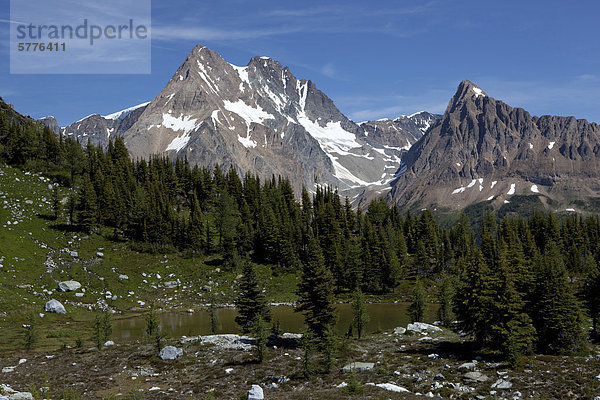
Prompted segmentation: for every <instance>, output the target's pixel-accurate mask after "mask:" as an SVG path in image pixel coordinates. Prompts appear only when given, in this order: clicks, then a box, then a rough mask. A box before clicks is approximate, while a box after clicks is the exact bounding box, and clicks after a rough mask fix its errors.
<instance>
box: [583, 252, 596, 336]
mask: <svg viewBox="0 0 600 400" xmlns="http://www.w3.org/2000/svg"><path fill="white" fill-rule="evenodd" d="M586 265H587V266H588V267H587V268H588V269H589V272H588V274H587V276H586V279H585V285H584V297H585V302H586V305H587V308H588V310H589V313H590V317H591V318H592V334H593V337H594V339H598V336H599V335H598V320H599V319H600V269H599V268H598V265H597V264H596V262H595V260H594V258H593V257H592V256H591V255H588V257H587V259H586Z"/></svg>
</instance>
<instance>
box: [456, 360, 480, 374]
mask: <svg viewBox="0 0 600 400" xmlns="http://www.w3.org/2000/svg"><path fill="white" fill-rule="evenodd" d="M475 367H476V365H475V363H474V362H468V363H464V364H461V365H459V366H458V370H459V371H461V372H463V371H467V370H471V369H475Z"/></svg>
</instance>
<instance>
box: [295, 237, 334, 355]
mask: <svg viewBox="0 0 600 400" xmlns="http://www.w3.org/2000/svg"><path fill="white" fill-rule="evenodd" d="M307 258H308V259H307V261H306V263H305V264H304V266H303V269H302V280H301V282H300V284H299V287H298V296H299V299H298V306H297V307H296V311H297V312H302V313H303V314H304V321H305V323H306V326H307V328H308V330H309V331H310V332H311V333H312V335H313V336H314V338H315V340H316V341H317V342H318V343H319V344H320V345H321V348H322V347H323V346H322V345H323V344H324V343H325V342H326V341H327V339H328V336H329V335H330V334H332V331H333V327H334V325H335V321H336V317H335V308H334V305H333V291H334V283H333V277H332V276H331V272H330V271H329V270H327V268H325V262H324V261H323V255H322V253H321V248H320V246H319V244H318V242H317V240H316V239H315V238H314V237H311V238H310V239H309V242H308V253H307Z"/></svg>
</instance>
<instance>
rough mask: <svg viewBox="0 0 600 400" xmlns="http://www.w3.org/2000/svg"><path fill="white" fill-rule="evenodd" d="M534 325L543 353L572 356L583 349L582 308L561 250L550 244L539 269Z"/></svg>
mask: <svg viewBox="0 0 600 400" xmlns="http://www.w3.org/2000/svg"><path fill="white" fill-rule="evenodd" d="M534 299H535V301H534V303H533V306H534V318H533V319H534V324H535V327H536V329H537V332H538V348H539V350H540V351H543V352H551V353H564V352H566V353H570V352H574V351H577V350H578V349H580V348H581V347H582V345H583V332H582V328H581V323H582V316H581V308H580V304H579V302H578V300H577V298H576V297H575V295H574V294H573V293H572V290H571V288H570V287H569V283H568V275H567V270H566V268H565V265H564V263H563V260H562V256H561V253H560V250H559V248H558V246H557V245H556V244H555V243H554V241H552V240H550V241H548V242H547V243H546V244H545V251H544V256H543V257H542V258H541V259H540V261H538V263H537V269H536V288H535V294H534Z"/></svg>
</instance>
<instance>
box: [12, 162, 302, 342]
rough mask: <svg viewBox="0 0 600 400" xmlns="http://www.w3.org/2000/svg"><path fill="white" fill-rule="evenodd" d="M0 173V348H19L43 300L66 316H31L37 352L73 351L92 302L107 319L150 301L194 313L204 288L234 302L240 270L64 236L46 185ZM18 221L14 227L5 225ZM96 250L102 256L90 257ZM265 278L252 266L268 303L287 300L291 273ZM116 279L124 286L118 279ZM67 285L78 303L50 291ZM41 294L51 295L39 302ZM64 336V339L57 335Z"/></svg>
mask: <svg viewBox="0 0 600 400" xmlns="http://www.w3.org/2000/svg"><path fill="white" fill-rule="evenodd" d="M0 171H1V173H0V192H1V193H2V195H3V196H5V198H0V258H1V259H2V261H1V262H0V263H1V264H2V265H3V267H2V268H0V329H2V332H3V335H0V336H1V337H0V349H6V348H18V347H19V346H21V343H20V342H21V339H20V335H21V328H20V326H21V324H22V323H23V322H24V320H25V316H26V315H28V314H30V313H35V314H36V316H37V314H39V313H43V312H44V310H43V307H44V304H45V303H46V301H48V300H49V299H51V298H54V299H56V300H59V301H61V302H62V303H63V304H64V305H65V308H66V309H67V314H66V315H50V314H46V315H45V316H44V317H43V318H41V317H36V318H37V320H38V321H37V323H38V324H39V325H40V327H41V329H42V330H44V331H48V332H47V334H44V335H40V336H41V337H40V343H39V346H40V347H41V348H48V349H52V348H56V347H59V346H61V345H63V344H64V342H65V341H66V342H68V344H69V345H73V344H74V343H70V342H74V341H75V339H76V338H77V337H79V336H81V337H86V336H89V335H90V332H89V325H90V321H92V320H93V318H94V312H95V305H96V304H97V302H98V301H99V300H103V301H106V303H107V304H108V305H109V306H110V307H111V308H113V309H115V310H117V311H118V312H119V314H117V315H115V318H122V317H123V318H124V317H128V316H130V315H131V314H132V312H139V311H140V310H142V309H144V308H146V307H147V305H148V304H149V303H150V302H151V301H154V302H156V304H157V306H158V307H159V308H163V309H167V310H170V311H176V310H187V309H190V308H193V309H201V308H203V307H204V305H205V304H207V303H209V302H210V300H209V298H208V296H209V293H208V292H207V291H205V290H203V289H202V288H203V287H204V286H207V285H209V282H211V281H212V285H211V286H212V287H213V288H215V289H216V290H215V289H213V292H215V293H217V302H218V303H220V304H232V303H233V302H234V300H235V295H236V290H237V279H236V278H237V277H238V275H239V274H240V271H234V270H228V269H226V268H224V267H223V265H222V259H221V258H220V256H209V257H206V256H203V255H199V254H193V253H178V252H171V253H159V254H151V253H145V252H138V251H135V250H133V249H132V248H135V246H131V245H130V244H129V243H128V242H123V241H115V240H113V230H112V229H100V230H98V231H97V232H94V233H93V234H90V235H87V234H85V233H81V232H72V231H70V230H69V229H65V227H67V225H66V217H65V216H64V215H63V216H62V217H61V218H60V219H59V220H58V221H55V220H54V219H53V213H52V206H51V199H52V189H51V187H49V183H50V182H49V181H48V180H47V179H46V178H43V177H41V176H39V175H34V174H27V173H24V172H23V171H20V170H18V169H15V168H10V167H7V166H4V165H0ZM70 194H72V191H71V189H68V188H60V195H61V197H66V196H67V195H70ZM2 195H0V197H2ZM27 200H31V202H28V201H27ZM5 202H6V204H5ZM29 203H31V204H29ZM19 215H20V216H22V218H21V219H22V222H19V223H18V224H16V225H13V224H12V222H13V221H14V220H16V219H19V218H17V217H18V216H19ZM8 221H10V222H11V224H10V225H8V224H7V222H8ZM4 225H5V227H3V226H4ZM66 249H68V250H75V251H77V252H78V256H79V257H78V258H73V257H71V256H70V255H69V254H68V253H67V252H66V251H64V250H66ZM99 251H101V252H102V253H103V254H104V256H103V257H98V256H97V253H98V252H99ZM49 254H50V255H51V256H52V257H51V259H52V261H53V262H54V263H55V264H56V265H57V268H55V269H51V270H49V271H48V270H47V268H46V266H45V265H44V262H45V261H46V257H47V256H48V255H49ZM273 271H277V267H273V266H270V265H258V266H257V275H258V276H259V278H260V280H261V281H262V282H264V283H265V285H266V289H267V294H268V296H269V301H271V302H292V301H294V300H295V297H296V296H295V291H296V285H297V282H298V279H299V278H298V276H297V274H295V273H292V272H280V273H276V274H275V273H273ZM120 274H123V275H127V276H128V277H129V279H126V280H125V279H119V275H120ZM144 274H145V275H144ZM71 279H72V280H76V281H78V282H80V283H81V284H82V289H81V290H79V291H77V292H78V293H83V296H82V297H77V296H76V295H75V292H71V293H61V292H57V291H56V288H57V283H58V282H60V281H64V280H71ZM173 280H176V281H179V282H180V284H179V286H178V287H177V288H174V289H167V288H165V287H164V283H165V282H167V281H173ZM45 290H52V291H53V293H52V294H51V295H47V294H46V293H45V292H44V291H45ZM107 293H110V295H109V296H107ZM131 293H133V294H131ZM90 308H91V309H92V311H90V310H89V309H90ZM64 329H67V331H65V332H69V333H68V334H66V333H64V332H62V333H61V330H64ZM86 340H87V339H86Z"/></svg>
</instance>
